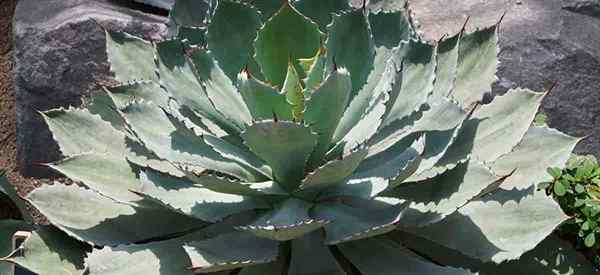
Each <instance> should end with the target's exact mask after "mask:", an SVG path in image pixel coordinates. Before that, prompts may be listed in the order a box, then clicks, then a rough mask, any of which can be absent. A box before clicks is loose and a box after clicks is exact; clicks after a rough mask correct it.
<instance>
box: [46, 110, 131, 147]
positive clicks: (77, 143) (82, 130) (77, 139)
mask: <svg viewBox="0 0 600 275" xmlns="http://www.w3.org/2000/svg"><path fill="white" fill-rule="evenodd" d="M43 118H44V119H45V120H46V123H47V124H48V127H49V128H50V131H51V132H52V136H53V137H54V140H55V141H56V142H57V143H58V146H59V148H60V151H61V152H62V153H63V155H65V156H72V155H78V154H82V153H88V152H97V153H109V154H115V155H122V154H123V153H124V152H126V151H127V148H126V145H125V135H124V134H123V133H122V132H119V131H117V130H116V129H115V128H113V127H112V126H111V124H110V123H109V122H107V121H104V120H102V119H101V118H100V116H99V115H93V114H91V113H90V112H89V111H87V110H84V109H76V108H69V109H54V110H50V111H47V112H45V113H43Z"/></svg>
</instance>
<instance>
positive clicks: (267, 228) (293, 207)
mask: <svg viewBox="0 0 600 275" xmlns="http://www.w3.org/2000/svg"><path fill="white" fill-rule="evenodd" d="M312 206H313V205H312V204H311V203H308V202H305V201H302V200H299V199H295V198H289V199H287V200H285V201H283V202H282V203H280V204H278V205H276V206H275V209H274V210H271V211H269V212H267V213H265V214H263V215H262V216H261V217H259V218H258V219H257V220H256V221H255V222H254V223H252V224H249V225H245V226H240V227H238V228H237V229H238V230H241V231H246V232H250V233H252V234H254V235H256V236H258V237H261V238H267V239H272V240H276V241H287V240H292V239H296V238H298V237H300V236H302V235H304V234H307V233H309V232H311V231H315V230H317V229H319V228H321V227H323V225H325V224H327V223H328V222H329V220H326V219H320V220H315V219H312V218H311V217H310V216H309V215H308V212H309V210H310V208H311V207H312Z"/></svg>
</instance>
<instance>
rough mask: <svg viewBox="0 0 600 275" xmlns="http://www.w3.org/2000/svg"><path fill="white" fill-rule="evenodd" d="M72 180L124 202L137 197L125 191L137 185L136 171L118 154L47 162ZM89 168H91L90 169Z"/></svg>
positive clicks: (83, 156)
mask: <svg viewBox="0 0 600 275" xmlns="http://www.w3.org/2000/svg"><path fill="white" fill-rule="evenodd" d="M49 166H50V168H52V169H54V170H56V171H58V172H60V173H61V174H63V175H65V176H67V177H68V178H70V179H72V180H74V181H80V182H82V183H83V184H84V185H85V186H87V187H88V188H90V189H92V190H94V191H97V192H99V193H100V194H102V195H105V196H107V197H110V198H112V199H114V200H117V201H119V202H124V203H135V201H139V200H140V199H141V198H140V197H139V196H137V195H135V194H133V193H131V192H129V190H136V189H137V188H139V185H140V182H139V180H138V178H137V175H136V173H135V172H134V170H133V169H132V167H130V166H129V163H127V160H125V159H124V158H123V157H122V156H112V155H108V154H95V153H88V154H81V155H74V156H71V157H68V158H66V159H63V160H61V161H59V162H56V163H53V164H50V165H49ZM90 167H93V169H90Z"/></svg>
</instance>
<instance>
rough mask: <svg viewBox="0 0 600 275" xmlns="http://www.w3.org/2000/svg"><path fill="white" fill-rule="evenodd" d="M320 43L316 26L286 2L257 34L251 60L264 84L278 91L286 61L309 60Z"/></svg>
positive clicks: (319, 35)
mask: <svg viewBox="0 0 600 275" xmlns="http://www.w3.org/2000/svg"><path fill="white" fill-rule="evenodd" d="M320 43H321V32H320V31H319V28H318V27H317V25H316V24H315V23H314V22H312V21H310V19H308V18H306V17H305V16H303V15H302V14H300V13H299V12H298V11H297V10H296V9H295V8H294V7H292V6H291V5H290V4H289V2H288V1H284V3H283V5H282V6H281V9H279V11H277V13H275V15H273V17H271V18H270V19H269V20H268V21H267V22H266V23H265V25H263V27H262V28H261V29H260V30H259V31H258V35H257V37H256V40H255V41H254V48H255V52H256V54H255V59H256V61H257V62H258V64H259V65H260V67H261V69H262V72H263V73H264V75H265V77H266V78H267V80H269V81H271V82H272V83H273V84H274V85H276V86H278V87H282V85H283V82H284V80H285V76H286V71H287V70H286V68H287V65H288V61H289V60H297V59H299V58H308V57H312V56H313V55H314V54H315V53H316V52H317V50H318V49H319V45H320Z"/></svg>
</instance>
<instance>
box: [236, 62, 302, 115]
mask: <svg viewBox="0 0 600 275" xmlns="http://www.w3.org/2000/svg"><path fill="white" fill-rule="evenodd" d="M238 87H239V90H240V94H241V95H242V97H243V98H244V101H245V102H246V105H247V106H248V109H249V110H250V113H251V114H252V118H253V119H254V120H264V119H272V118H273V114H275V115H276V116H277V118H278V119H281V120H292V108H291V106H290V105H289V104H288V103H287V101H286V100H285V96H284V95H282V94H280V93H279V91H278V90H277V89H276V88H275V87H273V86H271V85H269V84H267V83H264V82H262V81H260V80H258V79H256V78H254V77H253V76H251V75H250V74H249V73H248V72H246V71H242V72H241V73H240V74H239V75H238Z"/></svg>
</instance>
